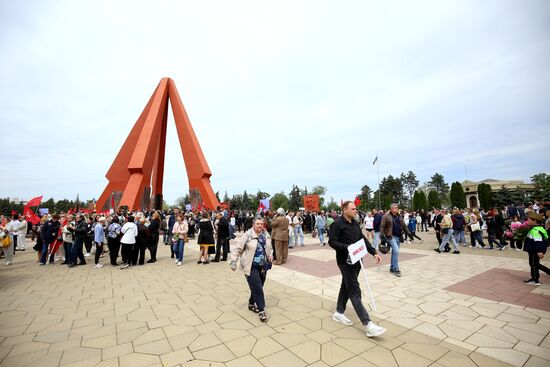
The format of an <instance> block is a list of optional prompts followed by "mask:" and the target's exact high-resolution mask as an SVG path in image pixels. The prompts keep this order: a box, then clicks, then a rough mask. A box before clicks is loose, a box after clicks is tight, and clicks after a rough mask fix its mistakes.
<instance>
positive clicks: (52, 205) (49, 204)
mask: <svg viewBox="0 0 550 367" xmlns="http://www.w3.org/2000/svg"><path fill="white" fill-rule="evenodd" d="M40 207H41V208H48V210H49V212H50V213H55V201H54V200H53V198H49V199H48V200H46V201H43V202H42V203H41V204H40Z"/></svg>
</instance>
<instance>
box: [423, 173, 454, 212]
mask: <svg viewBox="0 0 550 367" xmlns="http://www.w3.org/2000/svg"><path fill="white" fill-rule="evenodd" d="M428 186H429V187H430V189H433V190H435V192H436V193H437V197H438V199H439V202H440V203H443V202H447V195H448V194H449V185H448V184H447V183H446V182H445V178H444V177H443V175H441V174H439V173H435V174H434V175H433V176H432V177H431V179H430V181H428ZM429 199H430V198H429V196H428V201H429ZM440 205H441V204H440Z"/></svg>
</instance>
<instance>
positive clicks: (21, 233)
mask: <svg viewBox="0 0 550 367" xmlns="http://www.w3.org/2000/svg"><path fill="white" fill-rule="evenodd" d="M17 235H18V236H26V235H27V221H26V220H24V219H23V220H22V221H21V222H19V233H18V234H17Z"/></svg>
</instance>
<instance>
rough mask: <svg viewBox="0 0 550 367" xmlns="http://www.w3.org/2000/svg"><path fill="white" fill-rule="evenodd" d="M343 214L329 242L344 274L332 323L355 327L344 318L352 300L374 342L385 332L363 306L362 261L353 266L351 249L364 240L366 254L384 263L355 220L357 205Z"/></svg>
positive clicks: (348, 204) (347, 205) (344, 208)
mask: <svg viewBox="0 0 550 367" xmlns="http://www.w3.org/2000/svg"><path fill="white" fill-rule="evenodd" d="M342 211H343V214H342V216H341V217H338V218H336V220H335V221H334V223H333V224H332V225H331V226H330V238H329V242H328V243H329V245H330V247H332V248H333V249H335V250H336V263H337V264H338V268H340V272H341V273H342V283H341V285H340V293H339V294H338V301H337V303H336V312H335V313H334V315H332V319H333V320H334V321H337V322H341V323H342V324H345V325H352V324H353V322H352V321H351V320H350V319H348V318H347V317H346V315H344V312H345V311H346V304H347V303H348V299H349V300H351V304H352V305H353V308H354V309H355V312H356V313H357V316H358V317H359V319H360V320H361V323H362V324H363V325H364V326H365V330H366V333H367V337H369V338H372V337H374V336H379V335H382V334H383V333H384V332H385V331H386V329H385V328H383V327H380V326H378V325H376V324H375V323H373V322H372V321H371V320H370V317H369V314H368V312H367V310H366V309H365V306H363V303H362V302H361V288H360V287H359V281H358V280H357V277H358V275H359V272H360V271H361V264H360V263H359V261H358V262H356V263H355V264H351V261H348V246H349V245H352V244H354V243H356V242H357V241H359V240H360V239H361V238H362V239H363V240H364V241H365V244H366V245H367V251H368V252H369V254H371V255H372V256H374V258H375V259H376V262H377V263H379V262H380V261H381V259H380V256H379V255H378V254H377V253H376V250H375V249H374V247H372V245H371V244H370V242H369V241H368V240H367V239H366V238H365V236H364V235H363V232H362V231H361V227H360V226H359V222H357V221H356V220H355V216H356V215H357V208H356V207H355V204H354V203H353V202H351V201H346V202H344V204H343V205H342Z"/></svg>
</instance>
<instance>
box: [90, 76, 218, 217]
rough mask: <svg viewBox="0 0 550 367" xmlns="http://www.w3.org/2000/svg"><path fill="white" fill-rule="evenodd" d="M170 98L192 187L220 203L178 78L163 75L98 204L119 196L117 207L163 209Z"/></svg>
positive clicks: (203, 200)
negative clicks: (186, 108) (186, 110)
mask: <svg viewBox="0 0 550 367" xmlns="http://www.w3.org/2000/svg"><path fill="white" fill-rule="evenodd" d="M168 101H170V103H171V106H172V112H173V114H174V120H175V122H176V131H177V132H178V138H179V141H180V146H181V152H182V154H183V159H184V161H185V168H186V170H187V177H188V179H189V189H190V190H198V192H199V193H200V196H201V199H200V200H201V204H202V203H204V206H206V207H208V208H210V209H215V208H216V207H217V206H218V205H219V202H218V200H217V199H216V195H215V194H214V191H213V190H212V186H211V185H210V176H212V173H211V172H210V168H209V167H208V163H206V159H205V158H204V154H203V153H202V149H201V146H200V144H199V141H198V140H197V136H196V135H195V132H194V131H193V127H192V126H191V122H190V121H189V117H188V116H187V112H185V108H184V107H183V103H182V101H181V99H180V96H179V94H178V91H177V89H176V85H175V84H174V81H173V80H172V79H170V78H163V79H161V81H160V83H159V84H158V86H157V88H156V89H155V92H154V93H153V95H152V96H151V98H150V99H149V102H148V103H147V106H145V109H144V110H143V112H142V113H141V116H139V118H138V120H137V122H136V123H135V125H134V127H133V128H132V131H130V134H129V135H128V137H127V138H126V141H125V142H124V144H123V145H122V148H120V151H119V152H118V154H117V156H116V158H115V160H114V162H113V164H112V165H111V168H109V171H108V172H107V174H106V175H105V177H107V180H108V181H109V183H108V184H107V187H106V188H105V190H103V193H102V194H101V196H100V197H99V199H98V200H97V203H96V204H97V208H98V209H100V210H106V209H109V208H110V206H111V202H114V201H115V200H110V199H111V198H112V197H113V196H114V198H116V199H117V200H116V201H117V204H118V205H117V207H119V206H127V207H128V208H129V209H130V210H137V209H141V210H147V209H151V208H152V207H154V208H155V209H161V207H162V181H163V176H164V149H165V146H166V120H167V114H168ZM120 195H122V196H120ZM119 198H120V199H119ZM152 201H153V205H151V202H152Z"/></svg>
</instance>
